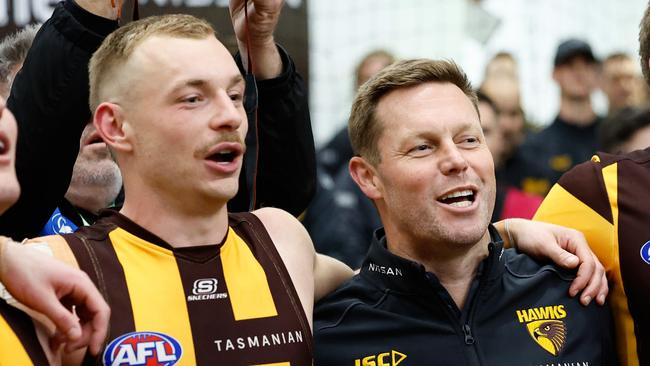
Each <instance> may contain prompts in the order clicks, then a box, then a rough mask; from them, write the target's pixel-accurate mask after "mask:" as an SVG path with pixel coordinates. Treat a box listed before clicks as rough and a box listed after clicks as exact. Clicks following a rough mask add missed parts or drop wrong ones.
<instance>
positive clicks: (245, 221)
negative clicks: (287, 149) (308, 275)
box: [231, 212, 313, 364]
mask: <svg viewBox="0 0 650 366" xmlns="http://www.w3.org/2000/svg"><path fill="white" fill-rule="evenodd" d="M231 218H232V220H231V226H232V227H233V229H234V230H235V232H237V234H238V235H239V236H241V237H242V238H243V239H244V240H245V241H246V242H247V243H249V245H251V243H259V248H256V247H255V246H251V250H252V251H253V254H254V255H255V257H257V258H258V259H259V260H260V264H262V266H263V267H264V268H265V269H266V271H267V276H269V280H268V281H269V286H270V288H271V293H272V294H273V295H274V301H275V302H276V307H277V309H278V312H279V316H280V318H281V319H282V320H283V322H286V323H288V324H289V323H291V321H292V318H293V319H295V318H296V317H297V319H295V321H297V322H298V324H295V326H297V327H299V328H298V329H300V331H301V332H302V334H303V336H304V340H305V341H306V345H307V354H306V357H304V358H302V359H301V360H300V362H306V361H307V360H308V359H309V360H310V359H312V358H313V338H312V334H311V328H310V327H309V322H308V320H307V316H306V315H305V310H304V308H303V306H302V303H301V302H300V298H299V297H298V293H297V292H296V289H295V287H294V286H293V281H292V280H291V276H290V275H289V272H288V271H287V268H286V267H285V266H284V262H282V258H281V257H280V254H279V253H278V251H277V249H276V248H275V245H274V244H273V241H272V240H271V237H270V236H269V234H268V232H267V231H266V228H265V227H264V224H262V222H261V221H260V220H259V218H258V217H257V216H255V215H253V214H251V213H248V212H245V213H240V214H236V215H234V214H231ZM262 252H263V253H262ZM271 268H273V269H275V271H270V269H271ZM271 274H273V275H274V276H273V277H275V278H272V276H271ZM281 294H286V296H283V295H281ZM289 309H290V310H289ZM283 310H284V311H283ZM287 310H289V311H288V312H287ZM280 361H281V360H278V362H280ZM310 362H311V361H310ZM292 364H293V363H292ZM299 364H301V363H299Z"/></svg>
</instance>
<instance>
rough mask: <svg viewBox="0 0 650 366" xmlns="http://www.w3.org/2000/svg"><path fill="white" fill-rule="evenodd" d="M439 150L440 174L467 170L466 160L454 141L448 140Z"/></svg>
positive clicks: (459, 172)
mask: <svg viewBox="0 0 650 366" xmlns="http://www.w3.org/2000/svg"><path fill="white" fill-rule="evenodd" d="M439 152H440V154H441V157H440V160H439V166H440V171H441V172H442V174H444V175H457V174H461V173H463V172H465V171H466V170H467V167H468V165H467V160H466V159H465V157H464V156H463V154H462V152H461V151H460V150H459V149H458V147H457V146H456V144H455V143H453V142H449V143H447V144H444V145H442V146H441V149H440V150H439Z"/></svg>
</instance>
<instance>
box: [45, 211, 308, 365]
mask: <svg viewBox="0 0 650 366" xmlns="http://www.w3.org/2000/svg"><path fill="white" fill-rule="evenodd" d="M229 226H230V228H229V231H228V234H227V236H226V238H225V239H224V241H223V242H222V243H219V244H215V245H208V246H200V247H189V248H180V249H174V248H172V247H171V246H170V245H169V244H167V243H165V242H164V241H163V240H162V239H160V238H158V237H156V236H155V235H153V234H152V233H150V232H148V231H146V230H145V229H144V228H142V227H140V226H138V225H137V224H135V223H134V222H132V221H131V220H129V219H128V218H126V217H125V216H122V215H121V214H119V213H117V212H114V211H107V212H105V213H104V215H103V217H102V218H100V220H98V221H97V223H95V224H94V225H92V226H89V227H85V228H82V229H81V230H80V231H78V232H77V233H75V234H69V235H65V236H64V238H65V241H66V242H67V246H69V248H70V249H71V250H72V252H73V253H74V257H75V258H76V261H77V263H78V265H79V267H80V268H81V269H82V270H84V271H85V272H86V273H88V275H89V276H90V277H91V279H92V280H93V281H94V282H95V284H96V285H97V287H98V288H99V289H100V291H101V292H102V293H103V294H104V296H105V297H106V299H107V302H108V303H109V305H110V307H111V311H112V313H111V321H110V331H109V332H110V334H109V337H108V340H107V345H106V346H105V348H104V352H103V353H104V355H103V362H104V363H106V364H118V365H129V364H136V363H142V362H143V361H149V362H150V363H147V365H158V364H160V365H232V366H237V365H278V366H279V365H285V366H287V365H291V366H296V365H311V364H312V336H311V331H310V328H309V324H308V322H307V317H306V316H305V313H304V311H303V308H302V306H301V303H300V300H299V298H298V295H297V293H296V290H295V288H294V286H293V284H292V282H291V278H290V277H289V274H288V272H287V270H286V268H285V266H284V264H283V262H282V260H281V258H280V256H279V254H278V252H277V251H276V249H275V246H274V244H273V243H272V242H271V238H270V237H269V235H268V233H267V231H266V229H265V228H264V227H263V225H262V223H261V222H260V221H259V220H258V219H257V217H256V216H254V215H252V214H250V213H241V214H230V215H229ZM49 241H50V242H55V241H52V240H49ZM59 242H63V241H59ZM55 245H56V244H55ZM59 245H60V243H59ZM64 245H65V244H64ZM53 251H54V253H55V254H56V253H61V252H62V251H61V250H59V249H55V250H53ZM57 256H58V255H57ZM133 332H138V333H136V334H130V333H133ZM100 361H101V360H99V359H92V358H90V357H87V358H86V360H85V361H84V363H85V364H100V363H101V362H100Z"/></svg>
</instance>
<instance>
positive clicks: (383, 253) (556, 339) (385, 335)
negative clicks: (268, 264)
mask: <svg viewBox="0 0 650 366" xmlns="http://www.w3.org/2000/svg"><path fill="white" fill-rule="evenodd" d="M491 233H492V234H493V238H498V234H496V230H493V228H491ZM378 237H379V239H378ZM489 249H490V255H489V257H488V258H487V259H485V260H484V261H483V262H482V264H481V266H480V268H479V273H478V275H477V279H476V280H475V281H474V284H473V285H472V289H471V290H470V294H469V296H468V298H467V301H466V306H465V307H464V309H462V310H459V309H458V308H457V307H456V305H455V303H454V302H453V300H452V299H451V297H450V295H449V293H448V292H447V291H446V290H445V289H444V288H443V287H442V285H440V283H439V282H438V280H437V279H436V277H435V276H434V275H433V274H431V273H428V272H426V271H425V270H424V267H423V266H422V265H419V264H417V263H414V262H411V261H409V260H406V259H403V258H401V257H398V256H396V255H394V254H392V253H390V252H389V251H388V250H387V249H386V247H385V237H384V236H383V232H382V231H381V230H380V231H379V232H378V234H376V235H375V239H374V240H373V243H372V246H371V248H370V251H369V253H368V256H367V258H366V260H365V262H364V264H363V267H362V268H361V273H360V274H359V275H357V276H355V277H354V278H353V279H352V280H351V281H350V282H348V283H347V284H345V285H344V286H343V287H341V288H340V289H338V290H337V291H335V292H334V293H333V294H331V295H329V296H328V297H326V298H325V299H323V300H322V301H321V302H320V303H319V304H317V307H316V311H315V314H314V320H315V323H314V340H315V346H316V348H315V365H355V366H378V365H386V366H388V365H391V366H395V365H398V364H399V365H401V366H409V365H427V366H430V365H445V366H447V365H455V366H459V365H490V366H493V365H494V366H496V365H499V366H507V365H513V366H514V365H516V366H524V365H535V366H537V365H544V366H546V365H565V364H567V365H583V364H588V365H589V366H597V365H615V364H616V358H615V355H616V354H615V350H614V348H613V343H612V338H611V320H610V316H609V311H608V309H607V307H600V306H597V305H589V306H588V307H583V306H582V305H580V303H579V302H578V300H577V299H572V298H569V297H568V295H567V292H568V288H569V285H570V283H571V280H572V277H573V276H570V275H566V274H564V273H562V272H561V271H559V270H557V269H556V268H555V267H552V266H541V265H539V264H538V263H536V262H535V261H533V260H532V259H530V258H529V257H527V256H525V255H521V254H517V253H516V252H515V251H513V250H505V251H504V250H503V247H502V243H501V241H500V239H498V240H494V242H493V243H490V244H489ZM554 353H555V355H554ZM585 362H588V363H585Z"/></svg>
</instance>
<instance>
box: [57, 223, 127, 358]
mask: <svg viewBox="0 0 650 366" xmlns="http://www.w3.org/2000/svg"><path fill="white" fill-rule="evenodd" d="M114 228H115V226H114V225H112V224H110V223H108V222H106V221H101V222H100V223H96V224H95V225H92V226H87V227H84V228H81V229H80V230H79V231H77V232H76V233H75V234H71V235H66V236H65V239H66V240H67V241H68V244H69V245H70V249H72V251H73V252H74V255H75V257H76V259H77V262H79V267H80V268H81V269H82V270H83V271H84V272H86V273H87V274H88V276H89V277H90V278H91V280H92V281H93V282H94V283H95V285H96V286H97V288H98V289H99V290H100V292H101V293H102V295H104V298H105V299H106V302H107V303H108V305H109V306H110V308H111V319H110V323H109V327H110V328H109V334H108V337H107V339H106V341H105V344H104V346H106V345H107V344H108V343H110V342H111V341H112V340H113V339H115V338H116V337H118V336H120V335H122V334H125V333H129V332H133V331H135V324H134V320H133V312H132V309H131V300H130V298H129V291H128V288H127V284H126V279H125V277H124V271H123V270H122V266H121V265H120V262H119V261H118V259H117V255H116V254H115V250H114V249H113V246H112V244H111V243H110V239H109V238H108V234H109V233H110V231H112V230H113V229H114ZM102 352H103V351H102ZM94 359H96V361H97V362H94V361H95V360H94ZM100 362H101V352H100V355H99V357H96V358H90V357H86V359H85V360H84V365H91V364H99V363H100Z"/></svg>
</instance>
